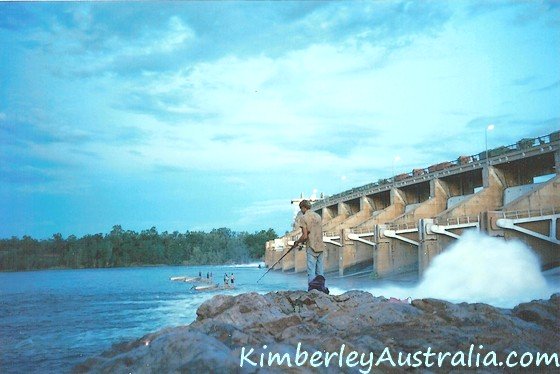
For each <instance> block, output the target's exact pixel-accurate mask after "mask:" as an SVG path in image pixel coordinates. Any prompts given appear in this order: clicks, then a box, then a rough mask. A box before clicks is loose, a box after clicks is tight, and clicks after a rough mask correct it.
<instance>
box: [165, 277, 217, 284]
mask: <svg viewBox="0 0 560 374" xmlns="http://www.w3.org/2000/svg"><path fill="white" fill-rule="evenodd" d="M169 280H172V281H174V282H187V283H197V282H200V283H212V279H210V278H202V277H187V276H178V277H170V278H169Z"/></svg>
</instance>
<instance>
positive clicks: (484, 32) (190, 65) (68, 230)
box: [0, 0, 560, 238]
mask: <svg viewBox="0 0 560 374" xmlns="http://www.w3.org/2000/svg"><path fill="white" fill-rule="evenodd" d="M0 45H1V48H0V238H9V237H12V236H18V237H22V236H23V235H30V236H32V237H34V238H49V237H51V236H52V235H53V234H54V233H61V234H62V235H63V236H64V237H67V236H69V235H76V236H78V237H80V236H83V235H86V234H95V233H108V232H110V231H111V229H112V227H113V226H114V225H121V226H122V228H123V229H125V230H134V231H138V232H139V231H141V230H145V229H149V228H151V227H153V226H155V227H156V228H157V229H158V231H159V232H163V231H168V232H173V231H179V232H186V231H195V230H203V231H209V230H212V229H213V228H220V227H228V228H230V229H232V230H234V231H247V232H255V231H259V230H262V229H268V228H273V229H274V230H275V231H276V232H277V233H278V234H279V235H282V234H284V232H285V231H288V230H290V229H291V223H292V218H293V212H294V207H293V206H291V204H290V201H291V200H292V199H294V198H298V197H300V196H301V195H302V194H303V196H304V197H309V196H310V195H311V194H313V193H316V194H317V195H318V194H321V193H322V194H324V195H327V196H328V195H333V194H336V193H339V192H341V191H343V190H347V189H350V188H353V187H358V186H362V185H364V184H367V183H371V182H375V181H377V180H379V179H381V178H388V177H390V176H391V175H393V173H394V174H400V173H406V172H409V171H411V170H412V169H413V168H425V167H428V166H430V165H432V164H435V163H439V162H444V161H449V160H455V159H456V158H457V157H458V156H461V155H473V154H477V153H479V152H481V151H484V150H485V146H486V144H485V143H486V141H487V142H488V147H489V148H493V147H497V146H501V145H509V144H514V143H515V142H516V141H518V140H520V139H522V138H529V137H537V136H541V135H546V134H549V133H551V132H553V131H556V130H558V129H559V128H560V2H559V1H474V0H473V1H352V2H321V1H307V2H299V1H293V2H292V1H281V2H266V1H261V2H236V1H216V2H211V1H209V2H195V1H192V2H177V1H174V2H150V1H142V2H129V3H126V2H110V1H109V2H100V3H95V2H47V3H44V2H32V3H28V2H0ZM489 124H493V125H494V129H493V130H491V131H489V130H487V128H488V125H489Z"/></svg>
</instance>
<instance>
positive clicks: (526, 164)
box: [265, 131, 560, 278]
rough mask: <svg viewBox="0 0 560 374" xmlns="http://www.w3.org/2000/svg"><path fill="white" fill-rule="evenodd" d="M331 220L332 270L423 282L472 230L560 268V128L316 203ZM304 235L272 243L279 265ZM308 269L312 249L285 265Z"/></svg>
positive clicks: (269, 251) (268, 253) (327, 230)
mask: <svg viewBox="0 0 560 374" xmlns="http://www.w3.org/2000/svg"><path fill="white" fill-rule="evenodd" d="M311 210H313V211H315V212H317V213H318V214H319V215H320V216H321V217H322V226H323V241H324V242H325V243H326V259H325V272H331V273H332V272H338V274H339V275H349V274H356V273H363V272H371V273H372V276H373V277H376V278H384V277H390V276H394V275H398V274H404V273H411V272H412V273H414V272H416V273H417V274H418V275H422V273H423V272H424V271H425V270H426V269H427V268H428V266H429V265H430V263H431V262H432V261H433V259H434V258H435V257H436V256H438V255H439V254H440V253H442V252H444V251H445V250H446V249H447V248H448V247H449V246H450V245H451V244H453V243H454V242H455V241H456V240H457V239H459V238H460V237H461V235H462V234H463V233H465V232H468V231H472V230H476V231H479V232H483V233H486V234H487V235H490V236H493V237H500V238H503V239H504V240H512V239H517V240H520V241H522V242H524V243H525V244H527V245H528V246H529V247H530V248H531V249H532V250H533V251H534V253H535V254H536V255H537V256H538V258H539V260H540V263H541V267H542V269H543V270H544V269H549V268H553V267H557V266H559V265H560V222H559V221H560V131H556V132H553V133H551V134H548V135H544V136H540V137H537V138H532V139H522V140H520V141H518V142H517V143H515V144H512V145H509V146H502V147H498V148H495V149H491V150H487V151H484V152H481V153H479V154H476V155H471V156H460V157H458V158H457V159H456V160H453V161H448V162H442V163H438V164H435V165H431V166H429V167H427V168H423V169H413V170H412V171H411V172H409V173H406V174H399V175H396V176H392V177H391V178H388V179H381V180H379V181H377V182H375V183H370V184H366V185H364V186H361V187H357V188H353V189H350V190H347V191H343V192H341V193H338V194H336V195H333V196H328V197H325V198H322V199H319V200H316V201H314V202H313V204H312V207H311ZM300 234H301V230H300V229H299V228H294V230H293V231H291V232H289V233H287V234H286V235H284V236H283V237H281V238H279V239H275V240H271V241H269V242H267V243H266V248H265V263H266V265H267V266H272V265H273V264H274V263H275V262H277V261H278V259H279V258H280V257H281V256H282V255H283V254H285V252H286V251H287V250H288V249H289V248H290V246H291V245H292V244H293V241H294V240H296V239H297V238H298V237H299V235H300ZM275 270H281V271H284V272H296V273H299V272H305V271H306V259H305V251H297V250H294V251H292V253H290V254H288V255H287V256H285V257H284V259H283V260H282V261H281V262H280V263H279V264H277V265H276V266H275Z"/></svg>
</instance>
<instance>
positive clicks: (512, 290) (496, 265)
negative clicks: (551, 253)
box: [368, 232, 560, 308]
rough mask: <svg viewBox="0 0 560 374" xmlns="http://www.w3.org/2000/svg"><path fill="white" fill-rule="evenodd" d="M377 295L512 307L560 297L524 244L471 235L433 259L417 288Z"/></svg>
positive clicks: (380, 290) (378, 291)
mask: <svg viewBox="0 0 560 374" xmlns="http://www.w3.org/2000/svg"><path fill="white" fill-rule="evenodd" d="M368 291H369V292H371V293H373V294H374V295H383V296H386V297H389V296H394V297H398V298H406V297H409V296H410V297H412V298H437V299H442V300H447V301H451V302H455V303H457V302H469V303H478V302H482V303H487V304H490V305H494V306H497V307H504V308H511V307H514V306H515V305H517V304H519V303H522V302H528V301H531V300H535V299H548V298H549V297H550V295H551V294H552V293H554V292H559V291H560V287H559V285H558V283H557V282H554V284H553V283H548V282H547V281H546V279H545V277H544V275H543V273H542V272H541V267H540V263H539V259H538V257H537V256H536V255H535V253H533V251H532V250H531V249H530V248H529V247H527V246H526V245H525V244H524V243H522V242H520V241H516V240H513V241H505V240H503V239H502V238H493V237H489V236H487V235H485V234H481V233H474V232H467V233H465V234H463V235H462V236H461V238H460V239H458V240H457V242H456V243H454V244H453V245H452V246H450V247H449V248H448V249H447V250H445V251H444V252H443V253H441V254H440V255H438V256H437V257H435V258H434V259H433V262H432V263H431V264H430V266H429V268H428V269H427V270H426V272H425V273H424V275H423V277H422V279H421V280H420V282H419V283H418V284H417V285H416V286H415V287H410V288H403V287H394V286H393V287H382V288H375V289H368Z"/></svg>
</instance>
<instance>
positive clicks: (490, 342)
mask: <svg viewBox="0 0 560 374" xmlns="http://www.w3.org/2000/svg"><path fill="white" fill-rule="evenodd" d="M559 311H560V294H555V295H553V296H552V297H551V298H550V299H549V300H538V301H532V302H530V303H524V304H520V305H518V306H517V307H515V308H514V309H500V308H495V307H492V306H490V305H486V304H467V303H461V304H453V303H449V302H446V301H441V300H436V299H421V300H412V302H411V303H408V302H399V301H398V300H388V299H385V298H383V297H374V296H372V295H371V294H370V293H367V292H362V291H350V292H346V293H344V294H342V295H337V296H329V295H325V294H323V293H320V292H318V291H311V292H303V291H285V292H271V293H268V294H266V295H260V294H257V293H246V294H241V295H237V296H226V295H218V296H215V297H214V298H212V299H211V300H208V301H207V302H205V303H203V304H202V305H201V306H200V307H199V308H198V311H197V315H198V317H197V320H196V321H195V322H193V323H192V324H190V325H189V326H183V327H176V328H169V329H165V330H162V331H159V332H156V333H153V334H149V335H146V336H144V337H143V338H141V339H139V340H137V341H134V342H131V343H126V344H120V345H116V346H114V347H113V348H112V349H111V350H110V351H107V352H105V353H103V354H102V355H101V356H98V357H95V358H91V359H88V360H87V361H85V362H84V363H83V364H81V365H79V366H77V367H75V368H74V371H75V372H88V371H91V372H106V373H125V372H126V373H128V372H133V373H144V372H145V373H148V372H159V373H173V372H193V373H194V372H219V373H231V372H233V373H235V372H242V373H245V372H261V373H262V372H278V373H279V372H332V373H337V372H361V373H367V372H380V371H383V372H387V371H389V372H391V371H393V372H401V371H403V369H409V370H411V369H412V368H417V367H418V368H424V369H425V368H427V367H429V369H427V370H429V371H430V372H449V371H463V370H465V369H468V368H471V369H477V370H478V371H482V372H494V371H495V372H502V371H503V370H504V368H505V365H508V366H509V365H513V364H515V366H514V369H515V370H519V369H522V368H524V367H525V366H530V367H533V369H534V368H536V367H537V360H538V355H537V352H539V355H540V354H541V353H548V360H549V361H548V364H546V359H547V358H546V357H544V358H543V357H542V356H541V359H542V361H541V362H540V364H539V366H538V367H539V368H540V369H542V370H544V371H546V372H548V371H550V372H554V371H557V370H558V366H557V365H558V356H557V355H558V351H559V348H560V346H559V344H560V343H559V342H560V318H559ZM512 351H515V353H511V352H512ZM446 352H448V353H449V354H445V353H446ZM399 354H400V356H399ZM554 354H556V356H555V355H554ZM508 355H509V356H508ZM508 357H509V361H507V362H506V359H508ZM555 357H556V361H554V358H555ZM438 360H439V361H438ZM241 364H242V365H243V367H241ZM524 370H528V371H532V370H531V369H524ZM424 371H425V370H424Z"/></svg>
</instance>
